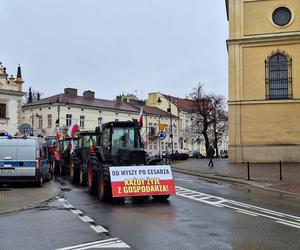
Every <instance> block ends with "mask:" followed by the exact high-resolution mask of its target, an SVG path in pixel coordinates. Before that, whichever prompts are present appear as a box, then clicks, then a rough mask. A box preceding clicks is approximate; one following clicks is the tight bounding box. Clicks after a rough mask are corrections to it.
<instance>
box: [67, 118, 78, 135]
mask: <svg viewBox="0 0 300 250" xmlns="http://www.w3.org/2000/svg"><path fill="white" fill-rule="evenodd" d="M77 131H78V125H77V123H76V122H74V123H72V124H71V126H70V127H69V129H68V136H70V137H71V138H74V137H75V133H76V132H77Z"/></svg>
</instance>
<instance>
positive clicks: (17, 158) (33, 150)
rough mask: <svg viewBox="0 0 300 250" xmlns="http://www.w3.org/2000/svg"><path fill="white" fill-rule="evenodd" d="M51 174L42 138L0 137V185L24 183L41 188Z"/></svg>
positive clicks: (4, 135)
mask: <svg viewBox="0 0 300 250" xmlns="http://www.w3.org/2000/svg"><path fill="white" fill-rule="evenodd" d="M52 173H53V170H52V169H51V168H50V164H49V160H48V149H47V145H46V144H45V140H44V139H43V138H40V137H30V136H28V137H27V136H20V137H12V136H9V135H7V134H1V135H0V184H3V183H8V182H23V181H24V182H35V183H36V184H37V185H38V186H39V187H41V186H42V185H43V182H44V181H45V180H51V178H52V176H53V174H52Z"/></svg>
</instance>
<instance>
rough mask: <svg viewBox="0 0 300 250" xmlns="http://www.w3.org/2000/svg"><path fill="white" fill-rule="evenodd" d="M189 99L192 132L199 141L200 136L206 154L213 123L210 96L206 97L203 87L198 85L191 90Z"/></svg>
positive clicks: (212, 108)
mask: <svg viewBox="0 0 300 250" xmlns="http://www.w3.org/2000/svg"><path fill="white" fill-rule="evenodd" d="M191 98H192V99H193V101H194V102H193V113H194V117H193V121H192V126H193V128H194V129H193V132H194V134H196V136H197V138H198V139H199V138H200V136H201V135H202V136H203V137H204V141H205V149H206V152H207V150H208V147H209V144H210V138H209V127H210V126H211V124H212V123H213V122H214V116H213V112H214V107H213V105H212V99H211V96H209V95H206V94H205V93H204V91H203V85H202V84H201V83H199V84H198V86H197V87H195V88H194V89H193V92H192V93H191Z"/></svg>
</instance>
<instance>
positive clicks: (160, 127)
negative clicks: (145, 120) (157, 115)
mask: <svg viewBox="0 0 300 250" xmlns="http://www.w3.org/2000/svg"><path fill="white" fill-rule="evenodd" d="M158 127H159V131H163V130H164V129H165V128H166V127H167V124H165V123H159V124H158Z"/></svg>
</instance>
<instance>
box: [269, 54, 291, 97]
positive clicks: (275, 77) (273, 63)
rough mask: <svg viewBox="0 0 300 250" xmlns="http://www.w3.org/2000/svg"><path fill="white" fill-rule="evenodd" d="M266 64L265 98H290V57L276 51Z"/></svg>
mask: <svg viewBox="0 0 300 250" xmlns="http://www.w3.org/2000/svg"><path fill="white" fill-rule="evenodd" d="M265 64H266V98H267V99H291V98H293V96H292V59H288V58H287V56H285V55H283V54H281V53H276V54H274V55H272V56H271V57H270V58H269V60H268V61H265Z"/></svg>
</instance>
